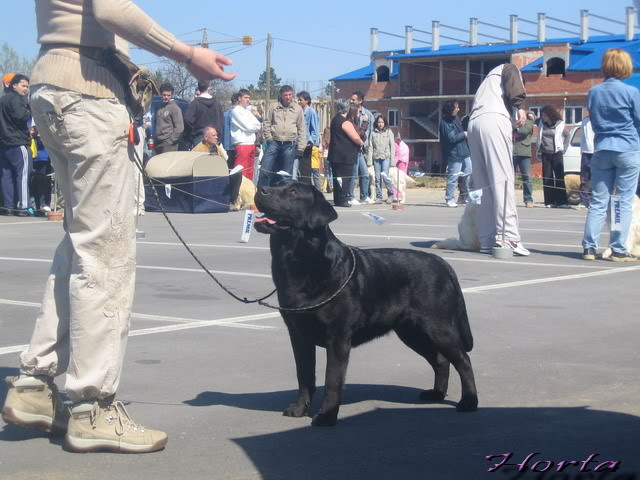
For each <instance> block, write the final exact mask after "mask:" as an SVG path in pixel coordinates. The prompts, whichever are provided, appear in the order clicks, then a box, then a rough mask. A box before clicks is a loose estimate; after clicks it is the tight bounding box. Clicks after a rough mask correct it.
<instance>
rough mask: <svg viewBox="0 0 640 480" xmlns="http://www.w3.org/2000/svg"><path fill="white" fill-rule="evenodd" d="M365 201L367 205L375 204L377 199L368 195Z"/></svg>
mask: <svg viewBox="0 0 640 480" xmlns="http://www.w3.org/2000/svg"><path fill="white" fill-rule="evenodd" d="M363 202H364V203H366V204H367V205H373V204H374V203H376V202H375V200H371V197H367V198H365V199H364V200H363Z"/></svg>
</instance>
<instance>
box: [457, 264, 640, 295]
mask: <svg viewBox="0 0 640 480" xmlns="http://www.w3.org/2000/svg"><path fill="white" fill-rule="evenodd" d="M637 270H640V265H636V266H635V267H621V268H610V269H609V270H600V271H599V272H587V273H577V274H575V275H562V276H559V277H547V278H534V279H531V280H522V281H519V282H508V283H496V284H494V285H481V286H478V287H469V288H463V289H462V291H463V292H464V293H475V292H485V291H487V290H500V289H503V288H512V287H521V286H524V285H536V284H539V283H551V282H562V281H565V280H579V279H583V278H589V277H601V276H603V275H612V274H614V273H623V272H632V271H637Z"/></svg>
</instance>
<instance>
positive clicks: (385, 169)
mask: <svg viewBox="0 0 640 480" xmlns="http://www.w3.org/2000/svg"><path fill="white" fill-rule="evenodd" d="M390 164H391V160H389V159H388V158H385V159H381V160H374V161H373V170H374V171H375V172H376V199H377V200H382V186H381V182H380V179H382V180H383V181H384V184H385V185H386V187H387V196H388V197H393V183H391V179H390V178H389V165H390ZM382 173H386V175H385V176H382Z"/></svg>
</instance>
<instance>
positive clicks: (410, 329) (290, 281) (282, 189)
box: [255, 182, 478, 426]
mask: <svg viewBox="0 0 640 480" xmlns="http://www.w3.org/2000/svg"><path fill="white" fill-rule="evenodd" d="M255 203H256V206H257V207H258V209H259V210H260V211H261V212H262V213H264V217H261V218H259V219H257V220H256V223H255V227H256V230H258V231H259V232H261V233H269V234H271V239H270V240H271V242H270V243H271V255H272V262H271V271H272V275H273V281H274V283H275V285H276V287H277V289H278V301H279V302H280V307H281V314H282V317H283V318H284V321H285V324H286V325H287V328H288V329H289V336H290V337H291V344H292V346H293V353H294V356H295V360H296V371H297V375H298V398H297V401H296V402H295V403H292V404H291V405H289V407H288V408H287V409H286V410H285V411H284V415H286V416H290V417H301V416H303V415H307V413H308V410H309V405H310V404H311V398H312V396H313V393H314V391H315V363H316V350H315V348H316V346H320V347H324V348H326V349H327V370H326V379H325V389H326V393H325V397H324V401H323V403H322V408H321V411H320V412H319V413H318V414H317V415H316V416H315V417H314V418H313V422H312V425H317V426H329V425H335V423H336V420H337V417H338V409H339V408H340V399H341V395H342V389H343V386H344V380H345V374H346V372H347V364H348V363H349V353H350V351H351V347H352V346H356V347H357V346H358V345H361V344H363V343H365V342H368V341H370V340H373V339H374V338H377V337H380V336H382V335H384V334H386V333H388V332H389V331H391V330H393V331H395V332H396V334H397V335H398V337H400V340H402V341H403V342H404V343H405V344H406V345H407V346H409V347H410V348H412V349H413V350H415V351H416V352H417V353H418V354H420V355H422V356H423V357H424V358H425V359H426V360H427V361H428V362H429V363H430V364H431V366H432V367H433V370H434V371H435V382H434V388H433V389H432V390H426V391H424V392H422V393H421V394H420V398H421V399H423V400H436V401H437V400H442V399H444V397H445V394H446V393H447V387H448V383H449V363H452V364H453V366H454V367H455V369H456V370H457V371H458V373H459V374H460V378H461V380H462V399H461V400H460V402H459V403H458V407H457V408H458V410H459V411H472V410H476V409H477V406H478V396H477V392H476V386H475V380H474V377H473V369H472V367H471V361H470V360H469V356H468V355H467V354H466V352H469V351H471V348H472V347H473V337H472V336H471V329H470V328H469V321H468V319H467V310H466V307H465V302H464V298H463V296H462V291H461V289H460V285H459V284H458V280H457V277H456V274H455V272H454V271H453V269H452V268H451V267H450V266H449V264H447V263H446V262H445V261H444V260H442V259H441V258H440V257H438V256H436V255H432V254H429V253H425V252H419V251H415V250H407V249H399V248H378V249H370V250H360V249H356V248H353V247H349V246H347V245H345V244H344V243H342V242H341V241H340V240H338V239H337V238H336V237H335V235H334V234H333V232H332V231H331V229H330V228H329V226H328V225H329V223H330V222H332V221H333V220H335V219H336V218H338V214H337V213H336V211H335V210H334V209H333V207H332V206H331V205H330V204H329V202H327V201H326V200H325V198H324V196H323V195H322V194H321V193H320V192H319V191H318V190H316V189H315V188H314V187H313V186H311V185H307V184H303V183H299V182H279V183H278V184H276V185H275V186H274V187H271V188H267V187H264V188H260V189H258V192H257V193H256V196H255ZM306 307H313V308H308V309H307V308H306ZM296 308H298V309H299V310H296ZM300 308H301V309H300Z"/></svg>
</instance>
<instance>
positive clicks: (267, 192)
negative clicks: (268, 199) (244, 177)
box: [260, 187, 269, 196]
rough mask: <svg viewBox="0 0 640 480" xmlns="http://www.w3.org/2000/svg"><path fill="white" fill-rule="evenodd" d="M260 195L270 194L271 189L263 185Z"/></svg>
mask: <svg viewBox="0 0 640 480" xmlns="http://www.w3.org/2000/svg"><path fill="white" fill-rule="evenodd" d="M260 195H265V196H267V195H269V189H268V188H267V187H262V188H261V189H260Z"/></svg>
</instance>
